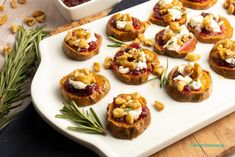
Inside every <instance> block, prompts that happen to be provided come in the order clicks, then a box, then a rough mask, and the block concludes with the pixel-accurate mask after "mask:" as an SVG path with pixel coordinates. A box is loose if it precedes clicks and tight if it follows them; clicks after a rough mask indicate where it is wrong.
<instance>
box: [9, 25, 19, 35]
mask: <svg viewBox="0 0 235 157" xmlns="http://www.w3.org/2000/svg"><path fill="white" fill-rule="evenodd" d="M10 30H11V32H12V33H13V34H14V33H16V32H18V30H19V26H18V25H15V24H12V25H11V27H10Z"/></svg>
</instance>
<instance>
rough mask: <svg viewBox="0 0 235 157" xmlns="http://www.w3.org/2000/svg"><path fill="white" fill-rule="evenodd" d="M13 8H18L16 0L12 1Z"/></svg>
mask: <svg viewBox="0 0 235 157" xmlns="http://www.w3.org/2000/svg"><path fill="white" fill-rule="evenodd" d="M10 4H11V7H12V8H13V9H15V8H16V7H17V5H16V1H15V0H10Z"/></svg>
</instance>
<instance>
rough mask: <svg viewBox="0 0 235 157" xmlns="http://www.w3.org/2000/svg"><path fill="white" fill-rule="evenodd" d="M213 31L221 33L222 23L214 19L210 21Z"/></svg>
mask: <svg viewBox="0 0 235 157" xmlns="http://www.w3.org/2000/svg"><path fill="white" fill-rule="evenodd" d="M209 31H211V32H216V33H219V32H221V29H220V25H219V23H218V22H216V21H215V20H214V19H213V20H211V21H210V30H209Z"/></svg>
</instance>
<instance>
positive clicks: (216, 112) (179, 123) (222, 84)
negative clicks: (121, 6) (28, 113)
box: [32, 0, 235, 157]
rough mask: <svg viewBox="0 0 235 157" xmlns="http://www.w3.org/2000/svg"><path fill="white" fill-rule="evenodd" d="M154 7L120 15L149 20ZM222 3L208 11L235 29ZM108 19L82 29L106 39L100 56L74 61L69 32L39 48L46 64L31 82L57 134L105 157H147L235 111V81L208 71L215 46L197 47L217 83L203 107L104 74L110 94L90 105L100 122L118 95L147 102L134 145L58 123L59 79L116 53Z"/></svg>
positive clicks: (154, 85)
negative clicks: (158, 104)
mask: <svg viewBox="0 0 235 157" xmlns="http://www.w3.org/2000/svg"><path fill="white" fill-rule="evenodd" d="M155 3H156V1H155V0H153V1H149V2H146V3H143V4H141V5H138V6H136V7H133V8H131V9H128V10H124V11H122V12H125V13H130V14H131V15H133V16H136V17H138V18H139V19H141V20H146V19H147V18H148V16H149V15H150V13H151V11H152V8H153V6H154V4H155ZM222 3H223V1H222V0H220V1H219V2H217V4H216V5H215V6H213V7H212V8H211V9H209V10H210V11H211V12H218V11H220V15H222V16H225V17H227V18H228V19H229V21H230V22H231V24H232V25H233V26H235V16H230V15H228V14H227V13H226V11H225V10H224V9H223V8H222ZM188 11H189V14H188V17H191V16H192V15H194V14H199V13H200V11H193V10H190V9H188ZM108 19H109V17H106V18H103V19H100V20H98V21H94V22H92V23H89V24H86V25H84V26H83V27H84V28H92V29H94V30H95V31H96V32H97V33H99V34H101V35H102V36H103V44H102V47H101V51H100V54H99V55H97V56H95V57H93V58H92V59H90V60H87V61H82V62H81V61H74V60H71V59H69V58H68V57H67V56H66V55H65V54H64V53H63V51H62V42H63V39H64V37H65V35H66V33H67V32H64V33H61V34H58V35H55V36H52V37H49V38H47V39H45V40H43V41H42V42H41V43H40V52H41V58H42V62H41V64H40V67H39V68H38V71H37V73H36V75H35V77H34V80H33V83H32V99H33V102H34V106H35V108H36V110H37V111H38V113H39V114H40V115H41V116H42V117H43V119H44V120H45V121H46V122H48V123H49V124H50V125H51V126H52V127H54V128H55V129H56V130H57V131H59V132H61V133H62V134H63V135H65V136H67V137H69V138H71V139H72V140H75V141H77V142H79V143H80V144H82V145H85V146H87V147H88V148H90V149H92V150H94V151H95V152H96V153H98V154H99V155H101V156H111V157H119V156H123V157H125V156H128V157H136V156H148V155H151V154H153V153H155V152H157V151H159V150H160V149H162V148H164V147H166V146H168V145H170V144H172V143H174V142H176V141H177V140H179V139H182V138H183V137H185V136H187V135H189V134H191V133H193V132H195V131H196V130H199V129H200V128H202V127H204V126H206V125H208V124H210V123H212V122H214V121H216V120H218V119H220V118H221V117H223V116H225V115H227V114H229V113H231V112H233V111H235V97H234V93H233V92H234V87H235V81H234V80H228V79H223V78H221V77H220V76H219V75H217V74H216V73H214V72H213V71H212V70H211V69H210V67H209V65H208V62H207V61H208V53H209V51H210V49H211V48H212V46H213V45H212V44H202V43H198V45H197V48H196V50H195V52H197V53H200V54H201V55H202V59H201V60H200V64H201V65H202V67H203V68H204V69H207V70H209V71H210V72H211V74H212V79H213V92H212V94H211V96H210V98H209V99H208V100H206V101H204V102H201V103H179V102H176V101H174V100H172V99H171V98H170V97H169V96H168V95H167V93H166V92H165V90H164V89H160V88H159V81H158V80H154V81H150V82H148V83H146V84H144V85H139V86H131V85H126V84H123V83H121V82H120V81H119V80H117V79H116V78H115V77H114V75H113V74H112V72H111V71H108V70H105V69H102V71H101V74H103V75H105V76H106V77H107V78H108V79H109V81H110V83H111V91H110V92H109V93H108V95H107V96H106V97H105V98H104V99H102V100H101V101H100V102H98V103H97V104H96V105H93V106H92V107H93V108H94V109H95V111H96V112H97V114H98V116H99V117H100V119H101V122H102V123H103V124H104V125H105V117H106V107H107V105H108V103H110V102H111V101H112V99H113V97H115V96H117V95H118V94H120V93H129V92H135V91H138V92H140V93H141V95H143V96H144V97H145V98H146V99H147V102H148V106H149V108H150V111H151V114H152V122H151V124H150V126H149V127H148V129H147V130H146V131H145V132H144V133H143V134H142V135H140V136H139V137H137V138H136V139H134V140H119V139H115V138H113V137H112V136H111V135H110V134H108V135H106V136H102V135H90V134H82V133H77V132H73V131H69V130H68V129H67V126H69V125H72V124H71V123H70V122H68V121H66V120H63V119H58V118H55V115H56V114H58V113H60V112H59V110H60V109H61V108H62V107H63V104H62V102H63V99H62V97H61V95H60V90H59V80H60V79H61V78H62V77H63V76H64V75H66V74H68V73H70V72H71V71H73V70H74V69H77V68H83V67H87V68H90V69H91V68H92V64H93V62H95V61H99V62H100V63H103V61H104V58H105V57H106V56H114V54H115V52H116V51H117V49H116V48H108V47H106V45H107V44H110V43H111V42H110V41H109V40H108V39H107V37H106V35H105V26H106V23H107V20H108ZM162 28H163V27H160V26H156V25H152V26H150V27H149V28H148V29H147V32H146V36H147V37H150V38H154V35H155V34H156V33H157V32H158V31H159V30H161V29H162ZM159 58H160V61H161V63H162V65H166V57H165V56H159ZM182 63H185V61H184V60H182V59H173V58H169V69H172V68H173V67H174V66H176V65H179V64H182ZM155 100H160V101H162V102H163V103H164V104H165V109H164V110H163V111H162V112H157V111H156V110H155V109H154V107H153V103H154V101H155Z"/></svg>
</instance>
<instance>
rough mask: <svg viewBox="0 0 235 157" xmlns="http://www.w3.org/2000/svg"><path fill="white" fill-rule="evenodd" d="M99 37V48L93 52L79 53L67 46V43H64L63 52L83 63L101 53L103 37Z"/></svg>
mask: <svg viewBox="0 0 235 157" xmlns="http://www.w3.org/2000/svg"><path fill="white" fill-rule="evenodd" d="M96 35H97V46H96V48H95V49H94V50H93V51H87V52H78V51H77V50H75V49H74V48H72V47H71V46H70V45H69V44H67V43H66V42H65V41H64V42H63V50H64V53H65V54H66V55H67V56H69V57H70V58H72V59H75V60H78V61H83V60H87V59H90V58H92V57H93V56H95V55H97V54H98V53H99V50H100V47H101V44H102V37H101V36H100V35H98V34H96Z"/></svg>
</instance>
